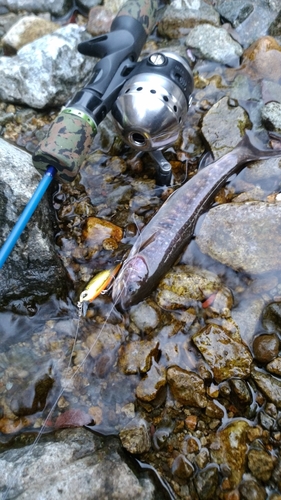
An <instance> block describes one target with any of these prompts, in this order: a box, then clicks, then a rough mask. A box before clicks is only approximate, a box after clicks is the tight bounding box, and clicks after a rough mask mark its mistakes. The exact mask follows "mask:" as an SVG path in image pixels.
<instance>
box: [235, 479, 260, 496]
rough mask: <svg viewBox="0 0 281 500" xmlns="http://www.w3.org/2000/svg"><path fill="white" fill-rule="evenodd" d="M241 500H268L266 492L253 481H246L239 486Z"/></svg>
mask: <svg viewBox="0 0 281 500" xmlns="http://www.w3.org/2000/svg"><path fill="white" fill-rule="evenodd" d="M239 493H240V495H241V500H266V490H265V488H264V487H263V486H261V485H259V484H258V483H257V482H256V481H254V480H253V479H248V480H247V479H246V480H244V481H242V482H241V484H240V485H239Z"/></svg>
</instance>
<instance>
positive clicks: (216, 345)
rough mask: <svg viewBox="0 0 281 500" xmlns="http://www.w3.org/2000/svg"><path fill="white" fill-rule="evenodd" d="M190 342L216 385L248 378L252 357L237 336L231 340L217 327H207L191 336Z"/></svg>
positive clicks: (225, 331)
mask: <svg viewBox="0 0 281 500" xmlns="http://www.w3.org/2000/svg"><path fill="white" fill-rule="evenodd" d="M192 340H193V342H194V343H195V345H196V347H197V348H198V349H199V351H200V352H201V354H202V356H203V357H204V359H205V361H206V362H207V363H208V365H209V366H210V368H211V369H212V371H213V375H214V379H215V381H216V382H217V383H219V382H222V381H223V380H226V379H228V378H232V377H239V378H246V377H248V376H249V374H250V366H251V363H252V356H251V353H250V351H249V349H248V348H247V347H246V346H245V345H244V344H243V343H242V341H241V339H239V337H238V335H236V338H232V336H231V335H230V334H229V332H228V331H227V330H224V329H223V328H221V327H220V326H219V325H208V326H206V327H204V328H203V329H202V330H200V331H199V332H198V333H196V334H195V335H193V337H192Z"/></svg>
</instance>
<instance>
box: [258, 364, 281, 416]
mask: <svg viewBox="0 0 281 500" xmlns="http://www.w3.org/2000/svg"><path fill="white" fill-rule="evenodd" d="M251 377H252V378H253V379H254V381H255V383H256V385H257V386H258V388H259V389H260V390H261V392H262V393H263V394H264V395H265V397H266V398H267V399H269V401H272V403H274V404H275V405H276V406H277V408H279V409H280V408H281V381H280V380H278V379H276V378H275V377H272V375H268V374H267V373H264V372H263V371H260V370H258V369H257V368H256V367H255V366H253V367H252V370H251Z"/></svg>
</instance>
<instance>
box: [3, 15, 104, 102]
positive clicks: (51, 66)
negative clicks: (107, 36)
mask: <svg viewBox="0 0 281 500" xmlns="http://www.w3.org/2000/svg"><path fill="white" fill-rule="evenodd" d="M87 38H89V35H88V34H87V33H86V32H85V31H84V29H83V28H82V27H79V26H77V25H76V24H69V25H67V26H64V27H62V28H60V29H58V30H57V31H55V32H54V33H52V34H50V35H46V36H44V37H42V38H39V39H38V40H35V41H34V42H32V43H29V44H28V45H25V46H24V47H22V48H21V49H20V50H19V51H18V53H17V55H16V56H14V57H0V72H1V88H0V99H2V100H3V101H5V102H15V103H20V104H26V105H28V106H30V107H33V108H39V109H40V108H44V107H46V106H60V105H63V104H65V102H66V101H67V100H69V99H70V97H72V95H73V94H74V92H75V91H76V90H77V89H78V87H79V86H81V84H83V83H85V79H86V78H87V77H89V75H90V73H91V70H92V69H93V66H94V61H95V60H94V59H93V58H90V57H84V56H82V55H81V54H79V52H78V51H77V44H78V43H79V42H81V41H84V40H86V39H87Z"/></svg>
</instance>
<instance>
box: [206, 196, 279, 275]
mask: <svg viewBox="0 0 281 500" xmlns="http://www.w3.org/2000/svg"><path fill="white" fill-rule="evenodd" d="M280 223H281V206H280V205H279V204H270V203H265V202H256V201H253V202H247V203H241V204H240V203H239V204H238V203H237V204H236V203H228V204H224V205H220V206H217V207H214V208H213V209H212V210H210V211H209V212H208V213H207V214H206V216H205V217H204V220H203V223H202V225H201V227H200V231H199V232H198V234H197V236H196V242H197V244H198V245H199V247H200V250H201V251H202V252H203V253H206V254H207V255H209V256H210V257H212V258H213V259H216V260H218V261H219V262H221V263H223V264H225V265H227V266H229V267H231V268H232V269H235V270H236V271H244V272H246V273H249V274H260V273H265V272H268V271H274V270H278V269H281V258H280V253H279V248H280V244H281V232H280ZM253 248H255V251H254V252H253Z"/></svg>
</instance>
